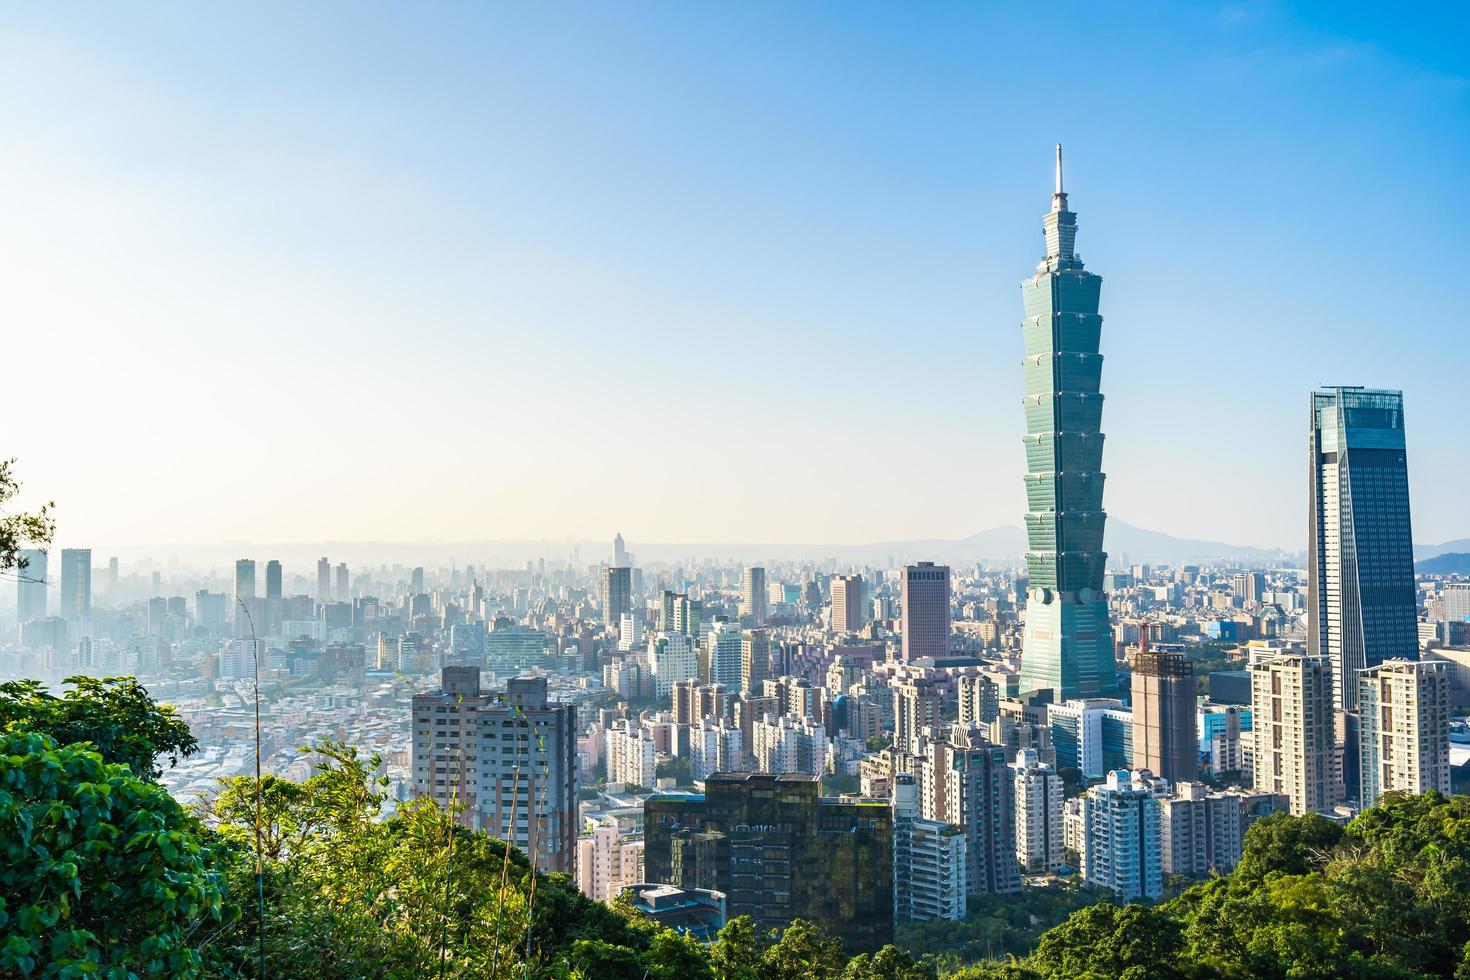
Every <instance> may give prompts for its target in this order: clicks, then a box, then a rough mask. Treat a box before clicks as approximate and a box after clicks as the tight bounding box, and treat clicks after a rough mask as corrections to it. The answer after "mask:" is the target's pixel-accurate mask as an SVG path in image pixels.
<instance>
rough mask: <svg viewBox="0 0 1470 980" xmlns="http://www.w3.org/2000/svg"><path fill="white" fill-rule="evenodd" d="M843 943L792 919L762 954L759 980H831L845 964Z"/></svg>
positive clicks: (816, 928) (800, 920) (799, 920)
mask: <svg viewBox="0 0 1470 980" xmlns="http://www.w3.org/2000/svg"><path fill="white" fill-rule="evenodd" d="M845 962H846V961H845V958H844V957H843V955H842V944H841V943H839V942H838V941H837V940H836V939H833V938H832V937H831V936H828V935H827V934H825V933H824V932H822V930H821V929H819V928H818V927H816V926H814V925H812V924H811V923H810V922H807V921H806V920H805V919H793V920H792V922H791V924H790V925H789V926H787V927H786V928H785V929H783V930H782V931H781V938H780V939H779V940H777V941H776V942H775V943H774V944H772V945H771V946H768V947H767V948H766V950H765V952H764V953H762V954H761V966H760V976H761V978H762V980H830V978H835V977H837V976H838V975H840V974H841V973H842V969H843V966H844V965H845Z"/></svg>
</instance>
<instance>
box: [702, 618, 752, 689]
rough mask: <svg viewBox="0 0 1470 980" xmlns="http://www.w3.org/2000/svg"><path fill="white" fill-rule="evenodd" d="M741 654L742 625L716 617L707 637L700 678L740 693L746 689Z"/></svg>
mask: <svg viewBox="0 0 1470 980" xmlns="http://www.w3.org/2000/svg"><path fill="white" fill-rule="evenodd" d="M741 656H742V644H741V636H740V626H739V625H738V624H736V623H732V622H730V621H729V620H727V619H716V620H715V622H714V624H713V626H712V627H711V628H710V631H709V636H708V637H706V638H705V644H704V659H703V660H702V661H701V670H700V679H701V680H704V681H707V682H708V683H711V684H723V685H725V688H726V690H728V691H730V692H732V693H735V694H738V693H740V692H741V691H743V690H745V688H744V686H743V685H742V677H743V670H742V668H741Z"/></svg>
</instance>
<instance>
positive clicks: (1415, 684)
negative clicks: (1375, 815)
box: [1358, 660, 1450, 807]
mask: <svg viewBox="0 0 1470 980" xmlns="http://www.w3.org/2000/svg"><path fill="white" fill-rule="evenodd" d="M1449 667H1450V665H1449V664H1448V663H1445V662H1444V661H1428V660H1426V661H1411V660H1388V661H1384V662H1383V663H1381V664H1378V665H1377V666H1375V667H1369V668H1367V669H1366V670H1363V671H1360V672H1359V673H1358V719H1359V725H1360V727H1359V729H1358V738H1359V746H1360V749H1359V764H1360V765H1361V766H1362V792H1363V806H1365V807H1369V806H1372V805H1373V804H1375V803H1377V802H1378V798H1379V797H1380V796H1382V795H1383V794H1384V793H1390V792H1394V791H1399V792H1404V793H1413V794H1417V793H1427V792H1429V791H1430V790H1439V792H1441V793H1444V794H1445V795H1449V793H1450V675H1449Z"/></svg>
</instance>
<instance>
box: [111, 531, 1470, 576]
mask: <svg viewBox="0 0 1470 980" xmlns="http://www.w3.org/2000/svg"><path fill="white" fill-rule="evenodd" d="M1103 545H1104V548H1105V549H1106V550H1107V552H1108V558H1109V562H1108V563H1109V564H1110V565H1112V566H1114V567H1117V566H1120V565H1127V564H1137V563H1152V564H1175V565H1177V564H1181V563H1203V562H1212V561H1238V562H1242V563H1250V564H1262V565H1264V564H1269V563H1278V564H1280V563H1287V564H1292V565H1295V566H1296V567H1298V568H1300V567H1304V563H1305V560H1306V558H1305V554H1304V553H1303V552H1302V551H1301V550H1295V551H1287V550H1285V549H1281V548H1260V547H1254V546H1250V545H1238V544H1229V543H1227V542H1224V541H1206V540H1200V539H1197V538H1177V537H1175V536H1174V535H1172V534H1166V533H1164V532H1162V531H1150V530H1147V529H1146V528H1140V527H1135V526H1134V525H1132V524H1129V523H1128V522H1127V521H1121V520H1119V519H1118V518H1116V517H1110V518H1108V523H1107V534H1106V538H1105V540H1104V542H1103ZM127 550H129V551H141V554H142V555H148V554H150V553H151V554H154V555H158V554H162V555H167V556H169V557H170V560H171V561H182V562H183V563H184V564H186V565H197V564H202V565H206V566H223V565H227V564H228V563H229V562H230V561H231V560H233V559H235V558H238V557H240V556H242V555H247V556H254V557H255V558H257V559H259V560H262V561H264V560H265V559H266V558H278V559H281V560H282V561H285V562H287V563H288V564H291V565H297V564H301V563H305V564H307V565H308V566H314V564H315V561H316V557H317V556H320V555H330V556H331V559H332V561H334V562H335V561H345V562H347V563H348V564H349V565H352V566H357V565H375V564H382V563H385V562H386V563H393V562H401V563H404V564H407V565H434V564H437V563H443V564H445V565H447V564H449V563H450V562H451V561H452V562H454V563H456V564H458V565H461V566H463V565H465V564H476V565H480V566H482V567H485V566H488V567H491V568H514V567H517V566H519V565H521V564H522V563H524V562H525V561H526V560H527V559H536V558H542V557H544V558H546V559H547V561H548V562H562V561H565V560H566V559H568V558H570V557H571V556H572V555H573V553H576V554H577V555H578V556H579V561H580V562H581V563H583V564H584V565H591V564H596V563H598V562H600V561H606V560H608V559H609V558H610V557H611V554H610V552H611V543H610V542H609V541H591V540H586V539H580V540H578V539H571V538H564V539H561V540H539V539H538V540H530V539H523V540H495V541H491V540H478V541H475V540H464V541H442V540H441V541H353V542H344V541H318V542H300V541H298V542H292V543H289V544H288V543H277V544H262V543H259V542H244V541H236V542H224V543H221V544H219V545H213V546H199V545H194V546H188V545H176V546H167V545H164V546H155V547H153V548H150V549H148V550H146V551H144V550H142V549H132V548H130V549H127ZM628 550H629V551H631V552H632V553H633V554H634V556H635V559H636V560H637V562H638V563H639V564H640V565H646V564H652V563H656V562H657V563H675V562H678V563H682V562H686V561H690V560H696V561H697V560H703V559H716V560H725V561H733V562H743V563H760V562H770V561H804V560H805V561H825V560H831V561H834V562H836V563H837V564H839V565H848V564H852V565H878V566H882V565H887V564H888V563H889V562H890V561H891V562H912V561H934V562H939V563H941V564H948V565H955V566H963V565H973V564H975V563H977V562H979V563H984V564H986V565H992V566H1004V565H1015V564H1019V563H1020V561H1021V558H1022V556H1023V555H1024V554H1025V553H1026V532H1025V531H1024V530H1023V529H1022V528H1021V527H1020V526H1018V525H1015V524H1007V525H1002V526H1000V527H993V528H990V529H989V530H986V531H981V532H979V533H977V534H971V535H969V536H968V537H962V538H926V539H916V540H909V541H878V542H873V543H870V544H820V543H818V544H811V543H808V544H760V543H756V544H750V543H735V542H702V543H689V544H667V543H658V542H646V541H638V540H630V541H629V542H628ZM1466 556H1470V538H1460V539H1457V540H1454V541H1447V542H1445V543H1444V544H1440V545H1415V546H1414V557H1415V559H1416V561H1418V562H1419V563H1420V564H1419V566H1418V567H1419V570H1420V571H1426V572H1429V573H1431V574H1434V573H1436V572H1438V573H1439V574H1447V573H1450V572H1453V571H1455V570H1456V569H1460V566H1461V564H1463V563H1465V562H1470V558H1467V557H1466ZM1441 558H1443V561H1439V559H1441ZM1426 562H1435V564H1429V565H1426V564H1425V563H1426ZM1461 570H1463V571H1466V572H1467V574H1470V569H1461Z"/></svg>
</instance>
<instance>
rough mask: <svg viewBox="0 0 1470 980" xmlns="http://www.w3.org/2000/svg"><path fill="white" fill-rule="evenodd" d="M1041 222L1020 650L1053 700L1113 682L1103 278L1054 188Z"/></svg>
mask: <svg viewBox="0 0 1470 980" xmlns="http://www.w3.org/2000/svg"><path fill="white" fill-rule="evenodd" d="M1056 178H1057V179H1056V191H1055V193H1053V194H1052V199H1051V211H1050V213H1048V214H1047V215H1046V216H1045V217H1044V218H1043V219H1042V226H1043V229H1044V231H1045V234H1046V258H1045V259H1044V260H1043V261H1042V262H1041V264H1040V265H1038V266H1037V268H1036V274H1035V275H1034V276H1032V277H1031V278H1030V279H1027V280H1025V281H1024V282H1022V283H1021V295H1022V298H1023V299H1024V301H1025V318H1024V319H1023V320H1022V335H1023V337H1024V338H1025V348H1026V357H1025V359H1024V361H1023V362H1022V363H1023V365H1024V367H1025V374H1026V398H1025V402H1024V404H1025V409H1026V438H1025V446H1026V503H1027V507H1028V509H1029V512H1028V513H1027V515H1026V534H1027V540H1028V550H1027V552H1026V568H1027V574H1028V580H1029V584H1030V590H1031V591H1030V596H1029V601H1028V602H1027V606H1026V631H1025V635H1024V637H1023V641H1022V642H1023V646H1022V653H1021V689H1022V691H1023V692H1024V691H1031V690H1038V689H1043V688H1049V689H1051V690H1052V691H1053V692H1054V697H1055V699H1056V700H1057V701H1065V700H1069V699H1072V698H1087V697H1098V696H1109V695H1111V694H1113V693H1114V691H1115V690H1116V688H1117V675H1116V673H1115V671H1114V667H1113V644H1112V629H1111V627H1110V626H1109V624H1108V603H1107V599H1106V598H1105V597H1104V595H1103V591H1102V579H1103V569H1104V566H1105V565H1106V563H1107V555H1106V554H1105V553H1104V552H1103V524H1104V522H1105V521H1106V519H1107V515H1106V514H1105V513H1104V512H1103V509H1102V495H1103V474H1102V449H1103V437H1102V431H1101V429H1102V404H1103V396H1102V394H1101V392H1100V386H1101V381H1102V361H1103V359H1102V355H1101V354H1099V353H1098V339H1099V336H1100V334H1101V332H1102V317H1101V316H1099V315H1098V312H1097V308H1098V296H1099V294H1100V293H1101V291H1102V278H1101V277H1100V276H1097V275H1095V274H1093V273H1091V272H1086V271H1084V270H1083V267H1082V260H1081V259H1080V258H1079V257H1078V256H1077V253H1076V252H1075V251H1074V246H1075V244H1076V240H1077V216H1076V215H1075V214H1073V213H1072V212H1071V211H1070V210H1069V209H1068V207H1067V195H1066V193H1065V192H1064V191H1063V189H1062V148H1061V146H1060V144H1059V145H1058V146H1057V174H1056Z"/></svg>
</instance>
